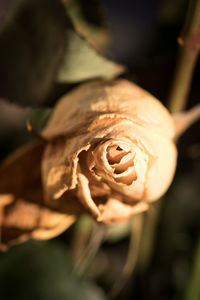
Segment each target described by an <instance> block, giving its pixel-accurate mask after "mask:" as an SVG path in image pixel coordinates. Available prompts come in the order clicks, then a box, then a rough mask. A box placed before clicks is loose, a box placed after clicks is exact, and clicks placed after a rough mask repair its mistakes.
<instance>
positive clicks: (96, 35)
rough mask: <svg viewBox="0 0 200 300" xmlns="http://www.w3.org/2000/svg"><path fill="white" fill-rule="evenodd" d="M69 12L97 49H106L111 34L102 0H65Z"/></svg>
mask: <svg viewBox="0 0 200 300" xmlns="http://www.w3.org/2000/svg"><path fill="white" fill-rule="evenodd" d="M63 2H64V3H65V5H66V9H67V12H68V14H69V16H70V17H71V19H72V22H73V24H74V26H75V28H76V30H77V31H78V32H80V33H81V35H83V36H84V37H86V38H87V40H88V41H89V43H90V44H92V45H93V46H94V47H95V48H96V49H99V50H100V51H104V50H105V48H106V47H107V45H108V44H109V42H110V39H111V36H110V32H109V29H108V26H107V22H106V20H105V15H104V7H103V5H102V2H101V1H100V0H87V1H85V0H64V1H63Z"/></svg>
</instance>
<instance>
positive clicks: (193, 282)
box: [185, 237, 200, 300]
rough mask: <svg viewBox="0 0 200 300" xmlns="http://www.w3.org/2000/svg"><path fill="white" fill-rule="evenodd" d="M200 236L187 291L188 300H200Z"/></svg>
mask: <svg viewBox="0 0 200 300" xmlns="http://www.w3.org/2000/svg"><path fill="white" fill-rule="evenodd" d="M199 279H200V237H199V240H198V244H197V249H196V253H195V258H194V262H193V270H192V275H191V277H190V282H189V285H188V289H187V292H186V297H185V299H186V300H199V299H200V286H199Z"/></svg>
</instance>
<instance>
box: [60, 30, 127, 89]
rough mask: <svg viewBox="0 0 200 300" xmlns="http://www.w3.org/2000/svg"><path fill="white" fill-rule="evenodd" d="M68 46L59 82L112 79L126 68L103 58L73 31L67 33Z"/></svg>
mask: <svg viewBox="0 0 200 300" xmlns="http://www.w3.org/2000/svg"><path fill="white" fill-rule="evenodd" d="M67 40H68V46H67V51H66V56H65V60H64V62H63V66H62V67H61V68H60V71H59V75H58V81H59V82H71V83H72V82H77V81H84V80H88V79H94V78H103V79H112V78H114V77H116V76H118V75H119V74H121V73H122V72H123V71H124V67H123V66H121V65H118V64H116V63H114V62H112V61H110V60H108V59H106V58H104V57H103V56H101V55H100V54H99V53H98V52H97V51H96V50H95V49H94V48H92V46H91V45H89V44H88V43H87V41H86V40H85V39H83V37H81V36H79V35H78V34H77V33H75V32H74V31H72V30H68V33H67Z"/></svg>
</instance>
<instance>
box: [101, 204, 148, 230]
mask: <svg viewBox="0 0 200 300" xmlns="http://www.w3.org/2000/svg"><path fill="white" fill-rule="evenodd" d="M148 207H149V205H148V204H147V203H145V202H142V201H141V202H137V203H135V204H133V205H129V204H125V203H123V202H121V201H120V200H117V199H115V198H109V199H108V201H107V202H106V203H105V204H100V205H99V211H100V215H99V217H98V219H97V221H99V222H103V223H106V224H112V223H113V224H114V223H119V222H125V221H127V220H128V219H130V217H132V216H133V215H135V214H138V213H142V212H144V211H146V210H147V209H148Z"/></svg>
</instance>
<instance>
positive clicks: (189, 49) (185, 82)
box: [168, 0, 200, 112]
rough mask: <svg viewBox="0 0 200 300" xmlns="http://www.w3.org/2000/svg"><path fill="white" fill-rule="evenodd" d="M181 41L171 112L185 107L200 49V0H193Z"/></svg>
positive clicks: (172, 89) (170, 96)
mask: <svg viewBox="0 0 200 300" xmlns="http://www.w3.org/2000/svg"><path fill="white" fill-rule="evenodd" d="M178 41H179V57H178V61H177V66H176V70H175V74H174V79H173V83H172V87H171V91H170V94H169V100H168V107H169V109H170V110H171V112H178V111H181V110H183V109H184V108H185V106H186V101H187V97H188V93H189V91H190V86H191V81H192V77H193V72H194V68H195V65H196V62H197V59H198V55H199V51H200V0H196V1H194V0H191V1H190V7H189V9H188V15H187V17H186V21H185V25H184V27H183V30H182V34H181V37H180V38H179V39H178Z"/></svg>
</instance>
